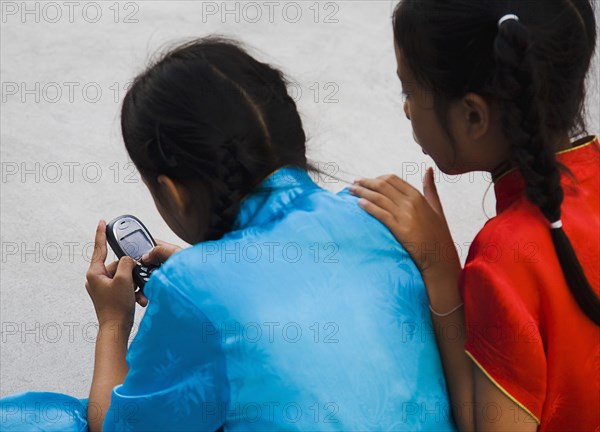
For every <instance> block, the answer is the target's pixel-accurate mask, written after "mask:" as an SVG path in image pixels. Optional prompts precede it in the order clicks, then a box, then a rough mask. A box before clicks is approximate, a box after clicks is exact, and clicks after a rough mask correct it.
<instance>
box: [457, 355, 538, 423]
mask: <svg viewBox="0 0 600 432" xmlns="http://www.w3.org/2000/svg"><path fill="white" fill-rule="evenodd" d="M465 353H467V355H468V356H469V358H470V359H471V360H473V363H475V364H476V365H477V367H478V368H479V369H481V372H483V374H484V375H485V376H486V377H488V379H489V380H490V381H491V382H492V383H493V384H494V385H495V386H496V387H498V388H499V389H500V391H501V392H502V393H504V394H505V395H506V396H507V397H508V398H509V399H510V400H511V401H513V402H514V403H515V404H517V405H518V406H519V407H520V408H521V409H522V410H523V411H525V412H526V413H527V414H529V415H530V416H531V417H532V418H533V419H534V420H535V421H536V422H537V424H538V426H539V425H540V424H541V423H542V422H541V421H540V419H539V418H537V417H536V416H535V415H534V414H533V413H532V412H531V411H529V409H527V407H526V406H525V405H523V404H522V403H521V402H519V401H518V400H517V398H515V397H514V396H513V395H511V394H510V393H509V392H508V391H506V390H505V389H504V387H502V386H501V385H500V384H498V382H497V381H496V380H495V379H494V378H492V376H491V375H490V374H489V373H488V372H487V371H486V370H485V368H484V367H483V366H481V363H479V362H478V361H477V360H475V357H474V356H473V354H471V353H470V352H469V351H467V350H465Z"/></svg>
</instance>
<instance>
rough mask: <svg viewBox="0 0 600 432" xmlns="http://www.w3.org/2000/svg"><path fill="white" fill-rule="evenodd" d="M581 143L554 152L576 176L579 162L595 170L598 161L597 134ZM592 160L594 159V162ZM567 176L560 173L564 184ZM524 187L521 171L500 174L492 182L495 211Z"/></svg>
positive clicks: (505, 206) (514, 197)
mask: <svg viewBox="0 0 600 432" xmlns="http://www.w3.org/2000/svg"><path fill="white" fill-rule="evenodd" d="M587 138H589V139H587V140H586V141H585V142H584V143H583V144H581V145H578V146H576V147H572V148H570V149H567V150H563V151H560V152H558V153H556V154H555V155H556V160H557V161H558V162H560V163H561V164H563V165H565V166H567V167H568V168H569V169H570V170H571V171H572V172H573V173H574V174H575V175H576V177H579V176H578V173H580V172H581V171H580V170H577V169H576V167H577V166H578V165H580V164H585V165H586V166H587V165H590V163H592V166H594V168H595V170H597V169H598V162H599V161H600V158H599V155H600V143H599V141H598V136H591V137H587ZM594 161H596V162H595V163H594ZM567 178H568V177H567V176H564V175H562V176H561V183H563V184H564V182H565V181H566V179H567ZM524 188H525V182H524V180H523V176H522V175H521V172H520V171H519V170H518V169H516V168H513V169H512V170H510V171H508V172H507V173H505V174H503V175H502V176H500V177H499V178H498V179H497V180H496V182H495V183H494V192H495V194H496V213H497V214H500V213H502V212H503V211H504V210H506V208H507V207H509V206H510V205H511V204H512V203H513V202H514V201H515V200H516V199H518V198H519V197H520V196H521V195H522V192H523V189H524Z"/></svg>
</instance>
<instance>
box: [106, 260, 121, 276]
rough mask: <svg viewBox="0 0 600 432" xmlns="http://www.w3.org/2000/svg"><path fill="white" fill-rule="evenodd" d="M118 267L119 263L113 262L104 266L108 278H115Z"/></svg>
mask: <svg viewBox="0 0 600 432" xmlns="http://www.w3.org/2000/svg"><path fill="white" fill-rule="evenodd" d="M118 266H119V261H113V262H111V263H110V264H109V265H107V266H106V271H107V273H108V275H109V276H110V277H115V273H116V272H117V267H118Z"/></svg>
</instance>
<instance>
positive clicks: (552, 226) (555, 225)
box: [550, 219, 563, 229]
mask: <svg viewBox="0 0 600 432" xmlns="http://www.w3.org/2000/svg"><path fill="white" fill-rule="evenodd" d="M562 226H563V225H562V221H561V220H560V219H559V220H557V221H556V222H552V223H551V224H550V229H560V228H562Z"/></svg>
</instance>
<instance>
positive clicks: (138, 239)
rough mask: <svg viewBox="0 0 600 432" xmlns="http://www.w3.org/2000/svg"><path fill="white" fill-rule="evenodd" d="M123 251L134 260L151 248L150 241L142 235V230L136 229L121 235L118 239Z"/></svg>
mask: <svg viewBox="0 0 600 432" xmlns="http://www.w3.org/2000/svg"><path fill="white" fill-rule="evenodd" d="M120 243H121V247H122V248H123V251H124V252H125V253H126V254H127V255H129V256H130V257H131V258H133V259H135V260H139V259H140V258H141V257H142V255H144V254H145V253H146V252H148V251H149V250H150V249H152V243H150V240H149V239H148V238H147V237H146V236H145V235H144V233H143V232H142V230H137V231H134V232H132V233H131V234H128V235H127V236H125V237H123V238H122V239H121V241H120Z"/></svg>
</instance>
